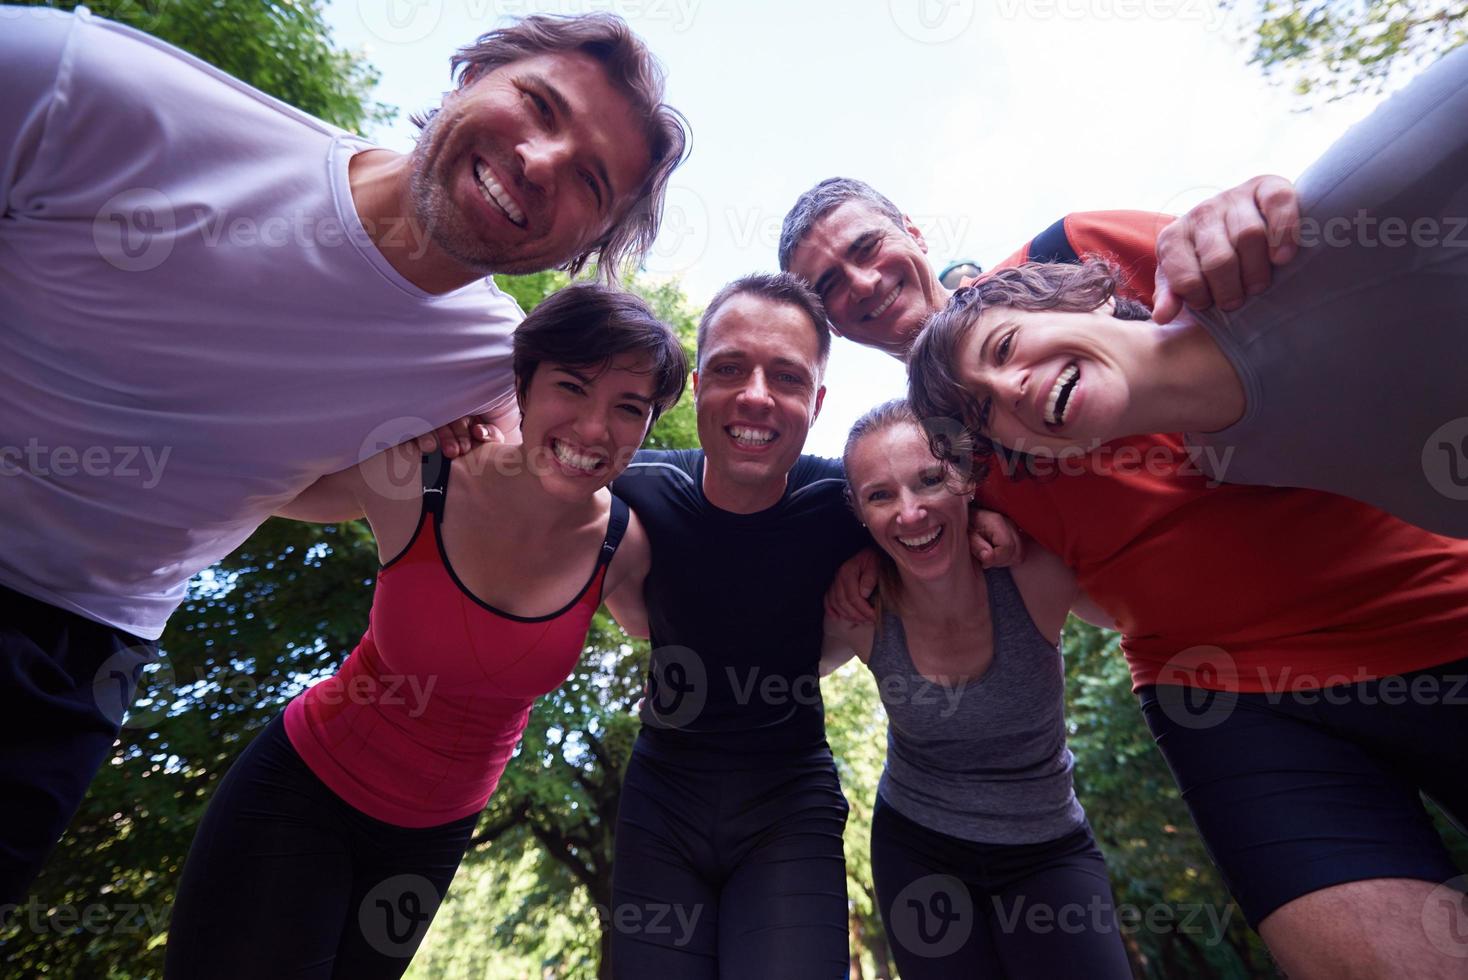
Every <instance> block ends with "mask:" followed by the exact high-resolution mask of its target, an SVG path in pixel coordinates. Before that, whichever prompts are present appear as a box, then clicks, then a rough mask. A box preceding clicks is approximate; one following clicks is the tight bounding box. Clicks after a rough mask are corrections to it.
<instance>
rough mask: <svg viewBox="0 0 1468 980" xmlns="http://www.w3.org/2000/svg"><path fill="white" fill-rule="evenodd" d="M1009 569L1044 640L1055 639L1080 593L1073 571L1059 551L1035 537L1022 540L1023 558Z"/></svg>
mask: <svg viewBox="0 0 1468 980" xmlns="http://www.w3.org/2000/svg"><path fill="white" fill-rule="evenodd" d="M1009 572H1010V575H1012V576H1013V578H1014V584H1015V586H1016V587H1017V588H1018V589H1019V594H1020V597H1021V598H1022V599H1024V603H1025V609H1026V610H1027V611H1028V612H1029V614H1030V619H1032V620H1034V623H1035V626H1036V627H1037V628H1038V629H1039V631H1040V633H1041V634H1043V635H1044V637H1045V638H1046V639H1047V640H1050V641H1051V642H1056V643H1058V642H1059V641H1060V631H1061V629H1062V628H1063V627H1064V626H1065V619H1066V617H1067V616H1068V615H1069V614H1070V607H1071V606H1072V605H1073V604H1074V603H1075V601H1076V596H1077V595H1078V593H1079V588H1078V586H1077V585H1076V576H1075V572H1073V571H1072V570H1071V569H1070V567H1069V566H1067V565H1066V564H1065V562H1064V561H1062V560H1061V558H1060V556H1059V555H1057V554H1056V553H1055V552H1053V551H1050V550H1049V549H1046V548H1042V547H1041V546H1040V545H1039V544H1037V543H1036V542H1034V541H1026V542H1025V557H1024V560H1023V561H1021V562H1020V563H1019V564H1017V565H1015V566H1013V567H1012V568H1010V570H1009Z"/></svg>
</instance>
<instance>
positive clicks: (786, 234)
mask: <svg viewBox="0 0 1468 980" xmlns="http://www.w3.org/2000/svg"><path fill="white" fill-rule="evenodd" d="M850 201H860V202H861V203H862V204H865V205H867V206H868V207H870V208H871V209H872V210H874V211H876V212H877V213H879V214H882V215H885V216H886V217H888V218H890V219H892V223H893V224H895V225H896V226H897V227H899V228H902V227H904V224H903V217H902V212H901V211H899V210H898V208H897V205H895V204H893V203H892V202H891V201H890V200H888V199H887V198H886V197H885V196H884V195H883V194H881V193H879V192H878V191H877V190H876V189H875V188H873V187H872V185H870V184H866V183H863V182H862V181H859V180H855V179H853V178H851V177H827V178H826V179H825V180H823V181H821V182H820V183H819V184H817V185H816V186H814V187H812V188H811V189H810V190H808V191H806V192H805V193H804V194H802V195H800V197H799V198H797V199H796V201H795V206H794V207H792V208H791V209H790V211H789V212H788V213H787V214H786V215H785V220H784V222H783V223H781V225H780V269H781V271H784V272H788V271H789V270H790V257H791V256H792V255H794V254H795V249H796V247H797V246H799V245H800V243H801V242H802V241H804V240H805V236H806V235H809V234H810V230H811V228H812V227H813V226H814V225H815V223H816V222H817V221H820V220H821V219H822V218H824V217H825V216H826V215H828V214H830V213H831V212H832V211H834V210H836V209H837V208H839V207H840V206H841V205H843V204H846V203H848V202H850Z"/></svg>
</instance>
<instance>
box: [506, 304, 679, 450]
mask: <svg viewBox="0 0 1468 980" xmlns="http://www.w3.org/2000/svg"><path fill="white" fill-rule="evenodd" d="M513 346H514V365H515V399H516V401H517V402H519V404H520V411H521V413H522V414H523V413H524V411H525V394H526V392H527V391H529V389H530V382H531V379H533V378H534V377H535V371H536V369H537V368H539V367H540V365H541V364H542V363H547V364H556V365H560V366H562V367H572V368H579V369H586V370H589V371H590V372H591V373H592V374H593V375H594V374H598V373H600V372H602V371H604V370H606V369H607V367H608V365H610V364H611V362H612V358H614V357H616V356H618V355H619V354H642V355H645V356H646V357H647V358H648V360H649V361H651V362H652V366H651V367H650V368H649V371H650V373H651V374H652V378H653V393H652V421H654V422H656V421H657V419H658V416H659V415H661V414H662V413H663V412H666V411H667V410H668V409H670V408H672V407H673V406H674V405H676V404H677V403H678V399H679V398H681V397H682V395H683V386H684V385H685V384H686V383H687V380H688V356H687V355H686V354H684V353H683V345H682V344H680V343H679V342H678V337H677V336H676V335H675V334H674V333H673V330H672V328H671V327H669V326H668V325H667V324H666V323H663V322H662V321H661V320H659V319H658V318H657V316H656V315H655V314H654V313H653V312H652V310H651V309H650V308H649V307H648V305H647V304H646V303H644V302H643V301H642V299H641V298H640V297H638V296H634V295H633V294H632V293H628V292H623V291H622V290H620V289H613V288H611V287H609V286H604V285H601V284H599V283H590V282H586V283H577V284H575V285H573V286H567V287H566V288H564V289H561V290H558V291H557V292H554V293H552V294H551V295H550V296H547V297H546V298H545V299H544V300H542V301H541V303H540V305H539V306H537V307H536V308H535V309H533V310H531V311H530V315H529V316H527V317H526V318H525V320H524V322H522V323H521V324H520V326H519V327H517V328H515V335H514V339H513Z"/></svg>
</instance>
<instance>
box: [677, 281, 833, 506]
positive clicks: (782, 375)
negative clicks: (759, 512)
mask: <svg viewBox="0 0 1468 980" xmlns="http://www.w3.org/2000/svg"><path fill="white" fill-rule="evenodd" d="M699 358H700V360H699V368H698V370H697V371H695V372H694V373H693V390H694V393H695V396H696V401H697V408H698V438H699V441H700V442H701V443H702V444H703V448H704V452H705V453H706V454H707V463H706V465H705V471H704V486H705V492H707V493H709V495H710V497H711V499H712V498H719V499H721V500H724V501H727V502H729V503H719V502H718V500H715V503H716V505H717V506H721V507H725V508H726V509H736V506H738V505H739V504H743V503H748V504H749V505H750V506H756V505H757V504H759V503H763V505H764V506H770V505H772V504H774V503H775V501H777V500H778V499H779V498H780V495H781V494H782V493H783V492H784V488H785V477H786V476H787V475H788V474H789V472H790V468H791V467H793V466H794V465H795V461H796V459H798V458H799V456H800V451H801V449H803V448H804V447H805V437H806V433H807V432H809V431H810V427H811V423H813V422H814V421H815V419H816V415H817V414H818V413H819V412H820V408H821V401H822V399H824V398H825V394H826V389H825V388H824V387H823V386H822V385H821V384H820V342H819V337H818V335H817V332H816V326H815V325H814V324H812V323H811V322H810V317H808V316H807V315H806V314H805V313H804V312H802V311H801V310H800V309H799V308H797V307H795V306H792V305H790V304H789V303H782V302H779V301H776V300H771V299H766V298H764V297H760V296H754V295H750V294H747V293H745V294H739V295H735V296H733V297H732V298H730V299H729V300H728V302H726V303H725V304H724V305H723V306H721V307H720V308H719V309H718V311H717V312H716V313H715V314H714V317H713V319H712V320H710V321H709V323H708V326H707V332H706V335H705V337H704V341H703V350H701V351H700V352H699ZM771 498H772V499H771Z"/></svg>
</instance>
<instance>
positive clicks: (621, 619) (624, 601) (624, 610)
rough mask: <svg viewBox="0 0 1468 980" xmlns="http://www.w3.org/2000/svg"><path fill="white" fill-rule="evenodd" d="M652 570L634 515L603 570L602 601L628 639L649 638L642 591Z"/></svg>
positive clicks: (643, 533)
mask: <svg viewBox="0 0 1468 980" xmlns="http://www.w3.org/2000/svg"><path fill="white" fill-rule="evenodd" d="M651 567H652V547H651V545H650V544H649V542H648V540H647V532H646V531H645V530H643V527H642V522H641V521H639V520H638V519H637V515H636V514H635V513H633V514H629V515H628V518H627V533H626V534H624V535H623V536H622V543H621V544H620V545H619V546H618V547H617V554H616V556H615V557H614V558H613V559H612V564H611V567H610V568H608V569H607V585H606V588H605V589H604V590H603V591H602V601H603V602H605V603H606V605H607V610H608V611H609V612H610V613H611V614H612V618H614V619H615V620H616V621H617V623H618V624H619V625H620V626H621V627H622V629H624V630H626V631H627V633H628V635H629V636H635V637H638V638H640V639H647V638H648V637H649V636H650V635H651V634H652V629H651V626H650V625H649V623H648V619H647V600H646V599H645V598H644V597H643V587H644V586H645V585H646V583H647V573H648V570H649V569H650V568H651Z"/></svg>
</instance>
